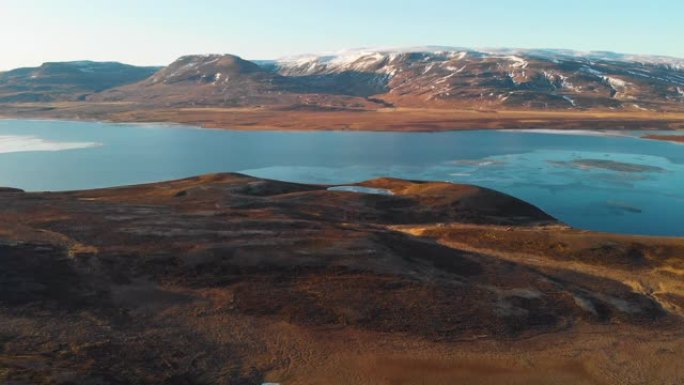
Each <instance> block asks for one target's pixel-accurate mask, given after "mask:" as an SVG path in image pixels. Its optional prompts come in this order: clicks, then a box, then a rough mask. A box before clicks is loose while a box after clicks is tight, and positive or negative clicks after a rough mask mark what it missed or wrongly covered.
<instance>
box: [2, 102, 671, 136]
mask: <svg viewBox="0 0 684 385" xmlns="http://www.w3.org/2000/svg"><path fill="white" fill-rule="evenodd" d="M0 119H5V120H7V119H31V120H68V121H91V122H105V123H122V124H175V125H180V126H190V127H198V128H204V129H218V130H226V129H227V130H239V131H304V132H310V131H353V132H446V131H461V130H489V129H498V130H512V129H527V130H536V129H552V130H586V129H591V128H590V127H600V128H598V129H591V130H613V131H624V130H641V131H672V132H677V131H680V130H681V131H684V113H680V112H661V113H656V112H635V111H618V112H616V111H610V110H588V111H566V110H477V109H469V108H461V109H457V108H454V109H435V108H433V109H428V108H406V107H400V108H391V109H388V108H383V109H367V110H339V111H302V110H293V109H287V108H286V107H284V106H280V107H278V106H275V107H268V108H267V107H247V108H244V107H240V108H223V107H192V108H188V107H179V108H145V107H141V106H131V105H119V104H95V103H76V102H64V103H35V104H34V103H26V104H0Z"/></svg>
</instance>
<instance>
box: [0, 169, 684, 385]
mask: <svg viewBox="0 0 684 385" xmlns="http://www.w3.org/2000/svg"><path fill="white" fill-rule="evenodd" d="M360 185H361V186H365V187H372V188H380V189H387V190H388V191H391V192H392V193H393V194H394V195H385V194H383V195H369V194H359V193H349V192H336V191H327V190H326V187H325V186H314V185H300V184H292V183H284V182H275V181H267V180H260V179H256V178H250V177H246V176H241V175H236V174H220V175H206V176H202V177H196V178H189V179H184V180H179V181H172V182H165V183H158V184H151V185H144V186H132V187H123V188H114V189H106V190H93V191H81V192H65V193H22V192H17V191H12V190H7V191H4V192H2V193H0V203H1V204H0V216H1V217H2V218H3V221H2V223H1V224H0V239H2V242H1V244H0V271H1V272H2V274H1V275H0V343H1V345H0V346H1V350H0V379H1V380H2V382H4V383H12V384H48V383H50V384H55V383H57V384H67V383H69V384H89V383H101V384H124V383H126V384H129V383H140V384H189V383H190V384H199V383H202V384H205V383H211V384H214V383H217V384H223V383H231V384H232V383H245V384H247V383H250V384H251V383H262V382H267V381H273V382H282V383H286V384H309V383H339V384H347V383H355V384H364V383H368V384H377V383H405V384H413V383H421V381H424V380H425V379H426V378H427V379H432V380H431V383H438V384H439V383H445V384H446V383H453V382H454V381H457V380H459V379H461V380H464V379H470V381H469V383H491V382H485V381H489V380H492V379H493V378H495V377H492V376H495V375H496V373H500V371H503V373H509V375H508V376H505V377H507V378H508V380H507V381H509V383H544V381H547V382H548V380H549V379H554V381H555V382H556V383H573V384H575V383H600V382H602V381H603V382H605V380H606V379H608V378H613V379H614V378H616V377H615V376H618V377H617V378H621V379H622V380H623V381H622V382H624V383H638V378H639V376H640V375H644V374H646V375H652V376H653V377H651V378H656V376H658V377H657V378H661V379H663V381H665V380H667V381H671V382H674V383H677V382H678V381H679V380H681V373H680V375H679V376H678V375H677V373H676V372H673V371H671V370H669V369H668V368H669V367H668V366H667V365H670V363H672V362H674V361H676V360H677V359H681V357H684V346H682V344H681V343H679V344H678V342H677V341H680V342H681V341H682V339H681V338H680V337H681V325H682V324H681V318H680V317H681V314H682V306H684V301H683V300H682V299H683V298H684V289H683V288H682V286H681V282H680V281H679V280H680V279H681V274H682V268H683V265H682V263H683V261H682V259H681V255H682V253H683V252H684V241H682V240H680V239H665V238H647V237H627V236H612V235H606V234H594V233H588V232H581V231H578V230H573V229H569V228H567V227H566V226H564V225H562V224H560V223H558V222H557V221H555V220H554V219H553V218H550V217H549V216H548V215H546V214H545V213H543V212H542V211H540V210H539V209H537V208H535V207H533V206H531V205H528V204H526V203H524V202H521V201H519V200H516V199H514V198H511V197H509V196H506V195H503V194H500V193H497V192H494V191H491V190H486V189H481V188H477V187H473V186H461V185H452V184H446V183H417V182H408V181H401V180H394V179H379V180H373V181H368V182H365V183H362V184H360ZM433 239H435V240H438V241H439V243H438V242H435V240H433ZM678 331H679V334H677V333H678ZM596 333H601V335H614V336H616V338H618V340H612V339H611V338H612V337H611V338H607V339H606V338H598V337H596ZM618 336H619V337H618ZM644 339H646V341H647V342H644ZM464 341H474V342H464ZM573 341H574V342H573ZM579 341H582V343H587V344H586V345H583V346H582V345H580V343H579ZM588 341H591V342H588ZM614 341H621V344H622V345H620V346H618V347H616V346H613V347H611V344H614V343H616V342H614ZM637 341H639V342H638V344H637ZM648 341H652V342H648ZM632 343H634V344H637V345H632ZM552 346H564V348H563V349H565V350H562V353H560V355H559V354H558V353H559V352H561V351H555V352H556V353H553V354H551V351H552V349H556V348H553V347H552ZM632 346H636V347H635V348H634V350H632V348H631V347H632ZM520 349H522V351H525V352H528V353H526V354H528V356H520V360H518V358H513V357H518V356H516V355H515V354H513V352H515V351H519V350H520ZM559 349H560V348H559ZM662 349H666V351H664V352H662V353H659V354H660V355H659V356H656V353H655V352H656V350H658V351H661V350H662ZM506 351H508V352H511V354H513V355H511V356H510V358H506V357H509V356H507V355H506V353H504V352H506ZM536 351H538V352H540V354H539V355H534V354H535V353H534V352H536ZM607 351H610V352H611V354H609V355H608V354H604V353H605V352H607ZM633 352H639V353H640V354H642V356H640V357H638V358H636V359H634V360H632V361H625V360H626V359H627V358H626V356H625V354H627V355H629V354H632V353H633ZM483 355H487V356H488V357H489V358H488V359H487V360H486V362H487V364H482V362H484V361H482V359H483V357H484V356H483ZM531 355H533V356H534V357H536V358H535V360H536V359H538V361H535V362H536V364H532V363H528V364H527V365H528V366H525V365H526V364H524V362H525V361H524V360H525V359H532V356H531ZM459 357H460V358H459ZM478 357H479V358H478ZM525 357H527V358H525ZM651 358H653V359H651ZM673 360H674V361H673ZM476 362H479V363H480V364H475V363H476ZM593 362H595V363H600V366H599V367H593V366H592V363H593ZM477 365H480V366H479V367H478V366H477ZM482 365H484V366H482ZM487 365H491V366H487ZM521 365H522V366H521ZM448 368H452V369H448ZM453 368H463V370H453ZM526 368H527V369H526ZM535 368H536V369H539V368H545V369H544V370H542V371H540V370H536V369H535ZM464 376H465V377H464ZM516 379H517V380H516ZM515 381H519V382H515ZM535 381H536V382H535ZM663 383H664V382H663Z"/></svg>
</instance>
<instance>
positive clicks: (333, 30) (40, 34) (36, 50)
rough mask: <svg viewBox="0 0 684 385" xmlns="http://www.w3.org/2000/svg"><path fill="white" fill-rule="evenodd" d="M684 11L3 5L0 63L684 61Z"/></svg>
mask: <svg viewBox="0 0 684 385" xmlns="http://www.w3.org/2000/svg"><path fill="white" fill-rule="evenodd" d="M683 15H684V1H681V0H649V1H644V0H638V1H637V0H562V1H561V0H433V1H429V0H423V1H417V0H404V1H402V0H394V1H388V0H346V1H334V0H256V1H255V0H252V1H248V0H223V1H219V0H185V1H182V0H163V1H162V0H159V1H152V0H0V50H1V51H0V52H1V54H0V70H7V69H11V68H17V67H22V66H36V65H39V64H41V63H43V62H46V61H67V60H85V59H89V60H98V61H121V62H125V63H130V64H138V65H165V64H168V63H170V62H171V61H173V60H175V59H176V58H177V57H179V56H182V55H186V54H197V53H232V54H236V55H239V56H242V57H244V58H246V59H274V58H278V57H283V56H291V55H296V54H304V53H322V52H334V51H338V50H343V49H348V48H361V47H406V46H424V45H444V46H456V47H468V48H479V47H488V48H495V47H511V48H568V49H576V50H581V51H589V50H602V51H616V52H622V53H635V54H655V55H668V56H676V57H684V43H682V38H683V37H684V21H683V19H682V17H683Z"/></svg>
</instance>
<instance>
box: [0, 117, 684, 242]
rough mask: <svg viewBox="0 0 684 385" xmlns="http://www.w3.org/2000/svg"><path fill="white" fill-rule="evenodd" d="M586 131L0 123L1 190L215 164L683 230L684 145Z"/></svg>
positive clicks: (201, 169) (606, 226) (609, 225)
mask: <svg viewBox="0 0 684 385" xmlns="http://www.w3.org/2000/svg"><path fill="white" fill-rule="evenodd" d="M629 134H630V135H632V137H630V136H616V135H610V134H607V135H606V134H596V133H591V132H572V133H571V134H559V133H557V132H553V131H548V132H528V131H517V132H501V131H464V132H447V133H360V132H353V133H352V132H244V131H218V130H201V129H194V128H190V127H181V126H172V125H133V124H107V123H88V122H78V123H77V122H63V121H29V120H4V121H0V186H13V187H19V188H23V189H26V190H33V191H35V190H71V189H84V188H94V187H107V186H116V185H124V184H135V183H144V182H153V181H160V180H166V179H173V178H181V177H186V176H191V175H196V174H202V173H210V172H225V171H234V172H242V173H247V174H250V175H254V176H259V177H266V178H273V179H280V180H288V181H296V182H315V183H330V184H343V183H350V182H355V181H361V180H365V179H369V178H374V177H380V176H393V177H399V178H408V179H424V180H440V181H453V182H460V183H473V184H478V185H481V186H486V187H490V188H494V189H497V190H499V191H503V192H506V193H508V194H511V195H514V196H516V197H518V198H521V199H524V200H526V201H528V202H531V203H533V204H535V205H537V206H539V207H541V208H542V209H544V210H545V211H547V212H548V213H550V214H551V215H553V216H555V217H557V218H560V219H561V220H563V221H565V222H566V223H569V224H571V225H573V226H576V227H580V228H586V229H592V230H602V231H611V232H620V233H636V234H653V235H656V234H657V235H684V146H683V145H678V144H673V143H666V142H658V141H649V140H643V139H639V138H637V137H636V136H637V134H638V133H629Z"/></svg>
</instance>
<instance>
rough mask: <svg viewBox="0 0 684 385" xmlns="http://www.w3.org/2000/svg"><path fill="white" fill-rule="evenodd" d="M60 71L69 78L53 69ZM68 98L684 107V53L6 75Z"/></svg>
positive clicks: (339, 59)
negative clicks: (677, 55) (679, 55)
mask: <svg viewBox="0 0 684 385" xmlns="http://www.w3.org/2000/svg"><path fill="white" fill-rule="evenodd" d="M58 68H61V71H62V73H61V75H60V76H61V77H59V76H57V77H55V76H45V75H44V72H45V70H46V69H58ZM117 71H118V72H117ZM48 75H49V73H48ZM46 79H47V80H46ZM50 80H52V81H53V83H54V84H52V83H49V81H50ZM46 82H47V83H46ZM60 82H61V83H60ZM46 84H47V86H46ZM62 100H83V101H88V102H129V103H135V104H140V105H144V106H147V107H197V106H206V107H247V106H251V107H259V106H279V107H293V106H309V107H316V106H317V107H322V108H347V109H348V108H361V109H364V108H382V107H409V108H447V109H449V108H486V109H529V110H592V109H599V110H601V109H607V110H632V111H640V110H649V111H684V59H678V58H669V57H664V56H647V55H631V54H620V53H612V52H579V51H572V50H552V49H512V48H500V49H483V50H476V49H469V48H457V47H443V46H426V47H408V48H400V49H382V48H381V49H370V48H367V49H354V50H345V51H340V52H338V53H337V54H320V55H298V56H292V57H286V58H281V59H276V60H256V61H250V60H245V59H243V58H240V57H239V56H236V55H230V54H209V55H185V56H182V57H180V58H179V59H177V60H176V61H174V62H172V63H171V64H169V65H168V66H165V67H161V68H157V67H135V66H128V65H124V64H120V63H112V62H108V63H98V62H89V61H78V62H65V63H45V64H43V65H42V66H40V67H35V68H22V69H16V70H12V71H7V72H0V102H5V103H11V102H46V101H62Z"/></svg>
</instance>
